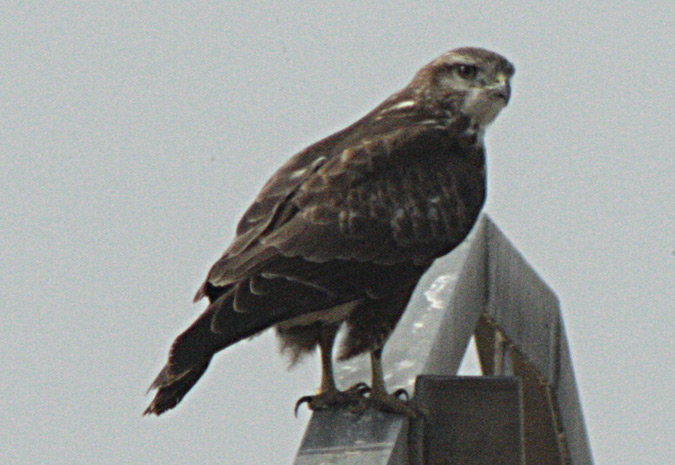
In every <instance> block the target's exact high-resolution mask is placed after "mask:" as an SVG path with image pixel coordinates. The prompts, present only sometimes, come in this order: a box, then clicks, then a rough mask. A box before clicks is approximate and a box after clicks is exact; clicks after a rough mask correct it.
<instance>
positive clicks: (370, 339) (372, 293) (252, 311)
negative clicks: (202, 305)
mask: <svg viewBox="0 0 675 465" xmlns="http://www.w3.org/2000/svg"><path fill="white" fill-rule="evenodd" d="M514 70H515V69H514V67H513V65H512V64H511V63H510V62H509V61H508V60H507V59H506V58H504V57H502V56H501V55H498V54H496V53H494V52H491V51H488V50H484V49H480V48H469V47H466V48H458V49H455V50H452V51H450V52H447V53H445V54H443V55H441V56H440V57H438V58H437V59H435V60H433V61H432V62H431V63H429V64H427V65H426V66H424V67H423V68H422V69H420V70H419V71H418V72H417V74H416V75H415V76H414V78H413V80H412V81H411V82H410V84H409V85H408V86H407V87H405V88H404V89H402V90H401V91H399V92H397V93H395V94H393V95H392V96H390V97H389V98H387V99H386V100H385V101H384V102H383V103H382V104H380V105H379V106H378V107H376V108H375V109H374V110H373V111H371V112H370V113H368V114H367V115H366V116H364V117H363V118H361V119H360V120H358V121H357V122H355V123H354V124H352V125H351V126H349V127H347V128H345V129H343V130H341V131H339V132H337V133H335V134H333V135H331V136H329V137H327V138H325V139H323V140H321V141H319V142H317V143H315V144H313V145H311V146H309V147H308V148H306V149H305V150H303V151H301V152H300V153H298V154H296V155H295V156H294V157H292V158H291V159H290V160H289V161H288V162H287V163H286V164H284V165H283V166H282V167H281V168H280V169H279V170H278V171H277V172H276V174H274V175H273V176H272V178H271V179H270V180H269V181H268V182H267V184H265V186H264V187H263V189H262V191H261V192H260V193H259V194H258V196H257V198H256V199H255V201H254V202H253V204H252V205H251V206H250V207H249V208H248V210H247V211H246V213H245V214H244V216H243V218H242V219H241V221H240V222H239V224H238V226H237V229H236V237H235V238H234V240H233V241H232V244H231V245H230V246H229V248H228V249H227V250H226V251H225V253H224V254H223V256H222V257H221V258H220V259H219V260H218V261H217V262H216V263H215V264H214V265H213V267H212V268H211V270H210V271H209V273H208V276H207V278H206V281H205V282H204V284H203V285H202V286H201V288H200V289H199V291H198V292H197V295H196V296H195V301H197V300H200V299H202V298H203V297H206V298H208V300H209V305H208V307H207V308H206V310H205V311H204V312H203V313H202V314H201V316H199V317H198V318H197V320H196V321H195V322H194V323H193V324H192V325H191V326H190V327H189V328H188V329H187V330H186V331H185V332H183V333H182V334H181V335H180V336H178V338H176V340H175V342H174V343H173V346H172V347H171V351H170V355H169V360H168V362H167V364H166V366H165V367H164V368H163V369H162V371H161V372H160V373H159V375H158V376H157V379H155V381H154V382H153V383H152V385H151V389H157V393H156V395H155V398H154V399H153V401H152V403H151V404H150V406H149V407H148V408H147V410H146V411H145V414H151V413H154V414H156V415H160V414H161V413H163V412H165V411H166V410H168V409H171V408H173V407H174V406H176V404H178V403H179V402H180V401H181V399H183V397H184V396H185V394H186V393H187V392H188V391H189V390H190V388H192V386H193V385H194V384H195V383H196V382H197V381H198V380H199V378H200V377H201V376H202V375H203V374H204V372H205V370H206V369H207V367H208V366H209V362H210V361H211V358H212V357H213V355H214V354H215V353H217V352H218V351H220V350H223V349H225V348H226V347H228V346H230V345H232V344H235V343H236V342H238V341H241V340H242V339H246V338H249V337H251V336H253V335H255V334H257V333H260V332H261V331H263V330H265V329H267V328H270V327H275V328H276V330H277V333H278V336H279V337H280V338H281V341H282V346H283V347H284V348H285V349H287V350H288V351H289V352H290V353H291V355H292V358H293V360H297V358H298V357H299V356H301V355H302V354H304V353H307V352H310V351H313V350H314V349H315V348H316V347H317V346H318V347H319V350H320V355H321V367H322V374H321V385H320V389H319V392H318V393H317V394H316V395H314V396H307V397H304V398H302V399H301V400H300V401H299V402H307V404H308V405H309V407H310V408H312V409H319V408H325V407H328V406H333V405H344V404H351V405H353V404H354V403H358V404H359V405H361V406H362V407H363V406H365V407H364V408H368V407H374V408H378V409H381V410H388V411H394V412H401V413H410V409H409V408H408V407H407V403H406V401H404V400H403V399H401V398H400V397H399V396H397V395H395V394H390V393H388V392H387V390H386V387H385V383H384V377H383V372H382V365H381V356H382V349H383V346H384V344H385V342H386V341H387V338H388V337H389V335H390V334H391V332H392V331H393V329H394V327H395V326H396V323H397V322H398V320H399V319H400V317H401V315H402V313H403V311H404V310H405V307H406V304H407V303H408V300H409V299H410V296H411V294H412V292H413V290H414V288H415V286H416V284H417V282H418V281H419V279H420V277H421V276H422V274H423V273H424V272H425V271H426V270H427V269H428V268H429V266H430V265H431V264H432V263H433V261H434V260H435V259H436V258H438V257H440V256H442V255H445V254H447V253H448V252H450V251H451V250H452V249H454V248H455V247H456V246H457V245H458V244H459V243H460V242H462V240H463V239H464V238H465V237H466V236H467V234H468V233H469V231H470V230H471V228H472V227H473V225H474V223H475V222H476V219H477V217H478V214H479V212H480V210H481V207H482V205H483V203H484V200H485V193H486V178H485V149H484V146H483V136H484V133H485V129H486V127H487V126H488V125H489V124H490V123H491V122H492V121H493V120H494V119H495V118H496V116H497V114H498V113H499V112H500V110H502V109H503V108H504V107H505V106H506V104H507V103H508V101H509V97H510V93H511V90H510V78H511V76H512V75H513V73H514ZM341 328H344V330H345V331H346V334H345V337H344V338H343V343H342V346H341V348H340V352H339V355H338V357H339V359H341V360H344V359H348V358H350V357H354V356H355V355H358V354H361V353H363V352H369V353H370V358H371V365H372V380H371V386H370V387H366V388H364V385H365V384H364V383H360V385H358V386H356V387H355V388H353V389H348V390H346V391H340V390H338V388H337V386H336V383H335V379H334V376H333V345H334V341H335V338H336V334H337V332H338V330H340V329H341ZM296 408H297V405H296Z"/></svg>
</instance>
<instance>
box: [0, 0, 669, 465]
mask: <svg viewBox="0 0 675 465" xmlns="http://www.w3.org/2000/svg"><path fill="white" fill-rule="evenodd" d="M233 3H235V2H210V3H195V2H190V3H189V4H188V2H129V1H120V2H110V1H105V2H102V1H98V2H69V1H62V2H32V3H31V2H9V1H6V2H3V4H2V6H1V7H0V157H1V160H2V177H1V178H0V205H1V207H0V232H1V235H0V263H1V264H2V270H3V272H2V277H1V278H0V301H1V302H2V312H1V313H0V322H1V324H2V326H1V327H2V354H1V355H0V370H1V372H2V377H1V378H0V412H1V416H2V421H0V463H3V464H5V463H6V464H12V465H15V464H16V465H18V464H36V463H49V464H73V463H77V464H91V463H109V464H120V463H124V464H160V463H161V464H174V463H175V464H179V463H223V464H252V465H255V464H261V465H262V464H270V463H278V464H284V463H291V462H292V457H293V456H294V454H295V451H296V449H297V446H298V444H299V441H300V438H301V436H302V433H303V431H304V428H305V424H306V421H307V419H308V414H307V413H306V412H304V411H303V412H302V413H301V414H300V417H299V418H298V419H296V418H294V417H293V405H294V402H295V400H296V399H297V398H298V397H299V396H301V395H304V394H308V393H311V392H312V391H313V390H314V389H315V388H316V386H317V385H318V381H319V380H318V360H317V357H314V358H311V359H308V360H307V361H306V362H305V363H304V364H303V365H302V366H300V367H298V368H296V369H294V370H292V371H290V372H288V371H286V364H287V361H286V360H285V359H284V358H282V357H280V356H279V355H278V354H277V343H276V341H275V339H274V337H273V334H271V333H268V334H265V335H264V336H261V337H258V338H257V339H255V340H253V341H250V342H245V343H241V344H239V345H237V346H235V347H233V348H231V349H229V350H227V351H226V352H224V353H223V354H222V355H220V356H219V357H217V358H216V359H215V361H214V363H213V364H212V366H211V368H210V371H209V373H208V374H207V375H206V376H205V378H204V379H203V380H202V381H201V382H200V383H199V385H198V386H197V388H196V389H194V390H193V391H192V392H191V393H190V395H189V396H188V397H187V398H186V400H185V401H184V402H183V403H182V404H181V405H180V407H179V408H178V409H176V410H175V411H172V412H171V413H169V414H167V415H165V416H163V417H161V418H159V419H157V418H154V417H153V418H141V416H140V414H141V412H142V411H143V409H144V408H145V407H146V405H147V403H148V402H149V401H150V397H144V392H145V389H146V388H147V386H148V385H149V384H150V382H151V381H152V380H153V378H154V376H155V375H156V373H157V371H158V370H159V369H160V368H161V366H162V365H163V363H164V361H165V357H166V352H167V350H168V348H169V345H170V343H171V341H172V340H173V338H174V337H175V336H176V335H177V334H178V333H179V332H180V331H182V330H183V329H184V328H185V327H186V326H187V325H188V324H189V323H190V322H191V321H192V320H193V318H194V317H195V316H196V315H197V314H198V313H199V312H200V311H201V310H202V309H203V304H202V303H200V304H198V305H193V304H192V303H191V299H192V296H193V294H194V292H195V291H196V289H197V287H198V286H199V284H200V282H201V281H202V280H203V278H204V276H205V274H206V271H207V270H208V267H209V266H210V265H211V263H212V262H213V261H214V260H215V259H216V258H217V257H218V256H219V255H220V254H221V253H222V251H223V250H224V249H225V247H226V246H227V245H228V243H229V241H230V240H231V237H232V234H233V231H234V227H235V224H236V222H237V220H238V219H239V216H240V215H241V214H242V212H243V211H244V209H245V208H246V206H247V205H248V203H249V202H250V201H251V200H252V198H253V197H254V196H255V194H256V193H257V191H258V190H259V189H260V187H261V186H262V184H263V183H264V182H265V180H266V179H267V178H268V177H269V176H270V175H271V174H272V173H273V171H274V170H275V168H276V167H277V166H278V165H280V164H281V163H282V162H284V161H285V160H286V159H287V158H288V157H290V156H291V155H292V154H293V153H295V152H297V151H298V150H300V149H302V148H303V147H305V146H306V145H308V144H310V143H312V142H314V141H316V140H318V139H319V138H321V137H324V136H326V135H329V134H330V133H332V132H334V131H335V130H338V129H340V128H342V127H344V126H346V125H347V124H349V123H351V122H353V121H354V120H355V119H357V118H358V117H360V116H361V115H363V114H364V113H366V112H367V111H369V110H370V109H372V108H373V107H374V106H375V105H376V104H378V103H379V102H381V101H382V100H383V99H384V98H386V97H387V96H388V95H390V94H391V93H393V92H395V91H397V90H398V89H400V88H401V87H403V86H404V85H406V84H407V82H408V81H409V80H410V78H412V76H413V74H414V73H415V72H416V71H417V69H418V68H419V67H421V66H423V65H424V64H425V63H427V62H428V61H430V60H431V59H433V58H435V57H436V56H437V55H439V54H441V53H443V52H445V51H446V50H448V49H451V48H455V47H458V46H464V45H476V46H482V47H486V48H490V49H493V50H495V51H497V52H499V53H501V54H503V55H505V56H507V57H508V58H509V59H510V60H511V61H513V63H515V65H516V68H517V72H516V75H515V77H514V79H513V83H512V84H513V96H512V99H511V103H510V104H509V107H508V108H507V109H506V110H505V111H504V112H503V113H502V114H501V115H500V117H499V118H498V120H497V121H496V122H495V124H494V125H493V126H492V127H491V128H490V130H489V131H488V136H487V146H488V158H489V162H488V165H489V199H488V201H487V205H486V211H488V212H489V214H490V215H491V216H492V217H493V219H494V220H495V222H496V223H497V224H498V226H499V227H500V228H501V229H502V230H503V231H504V232H505V234H506V235H507V236H508V237H509V239H510V240H511V241H512V242H513V243H514V244H515V245H516V247H517V248H518V249H519V250H520V251H521V253H522V254H523V255H524V256H525V257H526V258H527V259H528V261H529V262H530V263H531V264H532V265H533V266H534V268H535V269H536V270H537V271H538V273H539V274H540V275H541V276H542V278H543V279H544V280H545V281H546V282H547V283H548V284H549V285H550V286H551V287H552V288H553V289H554V290H555V292H556V293H557V294H558V296H559V297H560V300H561V302H562V308H563V314H564V318H565V323H566V327H567V332H568V338H569V341H570V346H571V351H572V357H573V360H574V366H575V370H576V376H577V382H578V386H579V390H580V397H581V402H582V405H583V408H584V413H585V419H586V425H587V428H588V432H589V437H590V441H591V446H592V448H593V454H594V456H595V459H596V463H598V464H600V463H605V464H613V465H623V464H625V465H629V464H631V465H632V464H638V463H639V464H642V465H647V464H663V463H666V462H668V460H672V457H673V456H675V447H674V446H673V444H674V441H673V436H674V435H675V426H674V423H673V418H672V417H673V411H674V409H675V405H674V402H675V401H674V400H673V399H674V397H675V396H674V395H673V391H674V386H675V379H674V376H675V375H674V374H673V373H674V372H675V370H674V369H673V359H674V357H675V353H674V352H675V350H674V347H673V344H674V343H673V332H674V331H675V325H674V318H673V309H674V306H675V304H674V302H675V195H674V194H673V192H675V181H674V179H675V162H674V159H675V157H674V154H673V145H674V144H673V129H674V123H675V120H674V119H675V117H674V115H675V112H674V111H673V107H674V101H673V95H675V86H674V82H675V79H674V76H675V63H674V60H675V58H674V55H673V50H674V49H675V40H674V38H673V34H674V33H673V31H675V6H674V5H673V2H672V1H654V2H642V1H635V2H626V1H613V2H602V1H600V2H576V1H571V2H565V3H564V5H565V6H564V7H563V6H562V5H563V2H533V1H524V0H523V1H492V2H470V3H469V4H468V5H462V4H460V3H459V2H450V1H415V2H390V1H389V2H379V3H377V5H378V6H373V5H374V4H375V2H363V1H359V2H353V1H344V2H340V6H333V7H327V6H321V7H318V6H308V5H307V4H306V3H307V2H300V1H284V2H280V1H266V2H237V3H238V5H233ZM385 357H386V352H385Z"/></svg>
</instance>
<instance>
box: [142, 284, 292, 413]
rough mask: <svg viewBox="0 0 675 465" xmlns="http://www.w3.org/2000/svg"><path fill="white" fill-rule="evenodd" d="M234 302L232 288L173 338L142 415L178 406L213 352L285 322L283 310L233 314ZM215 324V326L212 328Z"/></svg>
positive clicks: (206, 366)
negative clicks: (149, 400)
mask: <svg viewBox="0 0 675 465" xmlns="http://www.w3.org/2000/svg"><path fill="white" fill-rule="evenodd" d="M233 301H234V288H232V289H230V290H228V292H226V293H224V294H223V295H221V296H220V297H218V298H217V299H216V300H215V301H214V302H212V303H211V304H210V305H209V306H208V307H207V309H206V310H205V311H204V313H202V314H201V315H200V316H199V318H197V320H196V321H195V322H194V323H193V324H192V325H191V326H190V327H189V328H188V329H187V330H185V332H183V333H182V334H181V335H180V336H178V337H177V338H176V340H175V341H174V343H173V345H172V346H171V351H170V353H169V361H168V362H167V363H166V365H165V366H164V368H163V369H162V371H161V372H160V373H159V375H158V376H157V378H156V379H155V381H153V383H152V384H151V385H150V388H149V389H148V391H152V390H154V389H157V393H156V394H155V397H154V399H153V400H152V402H151V403H150V405H149V406H148V408H147V409H146V410H145V412H144V413H143V414H144V415H149V414H155V415H161V414H162V413H163V412H165V411H167V410H169V409H172V408H173V407H175V406H176V405H178V403H179V402H180V401H181V400H182V399H183V397H185V395H186V394H187V393H188V391H189V390H190V389H191V388H192V386H194V385H195V383H197V381H199V378H201V377H202V375H203V374H204V372H205V371H206V369H207V368H208V366H209V363H210V361H211V358H212V357H213V355H214V354H215V353H216V352H218V351H220V350H223V349H225V348H226V347H228V346H230V345H232V344H234V343H236V342H238V341H241V340H242V339H246V338H247V337H250V336H253V335H255V334H257V333H258V332H260V331H262V330H264V329H266V328H268V327H270V326H272V325H273V324H275V323H277V322H278V321H280V320H283V319H284V318H285V313H284V310H283V309H276V310H270V311H264V312H261V311H251V312H246V313H240V312H236V311H235V310H234V307H233ZM216 322H217V324H214V323H216ZM214 326H215V328H214Z"/></svg>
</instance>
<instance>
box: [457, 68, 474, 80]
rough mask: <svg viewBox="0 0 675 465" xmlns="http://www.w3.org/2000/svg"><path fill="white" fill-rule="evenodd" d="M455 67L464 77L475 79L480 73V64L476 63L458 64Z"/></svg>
mask: <svg viewBox="0 0 675 465" xmlns="http://www.w3.org/2000/svg"><path fill="white" fill-rule="evenodd" d="M455 69H456V70H457V75H458V76H459V77H461V78H462V79H474V78H475V77H476V75H477V74H478V66H474V65H457V67H456V68H455Z"/></svg>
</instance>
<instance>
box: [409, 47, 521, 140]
mask: <svg viewBox="0 0 675 465" xmlns="http://www.w3.org/2000/svg"><path fill="white" fill-rule="evenodd" d="M514 72H515V68H514V66H513V65H512V64H511V63H510V62H509V61H508V60H507V59H506V58H504V57H503V56H501V55H499V54H497V53H494V52H491V51H489V50H485V49H481V48H472V47H464V48H458V49H455V50H451V51H449V52H447V53H445V54H443V55H441V56H440V57H438V58H437V59H435V60H434V61H432V62H431V63H429V64H428V65H426V66H425V67H424V68H422V69H421V70H420V71H419V72H418V73H417V74H416V75H415V78H414V79H413V81H412V83H411V85H412V87H413V89H415V91H416V93H417V94H418V96H417V98H418V99H421V100H422V101H424V103H425V106H426V107H427V108H433V109H435V110H436V111H439V112H440V113H443V114H445V115H446V117H447V118H448V119H455V118H456V117H458V116H465V117H468V118H469V119H470V121H471V123H472V126H474V127H475V129H477V130H479V131H482V130H484V129H485V127H487V125H488V124H490V123H491V122H492V121H494V119H495V118H496V117H497V115H498V114H499V112H500V111H501V110H502V108H504V107H505V106H506V104H507V103H508V102H509V98H510V97H511V84H510V79H511V77H512V76H513V73H514Z"/></svg>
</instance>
